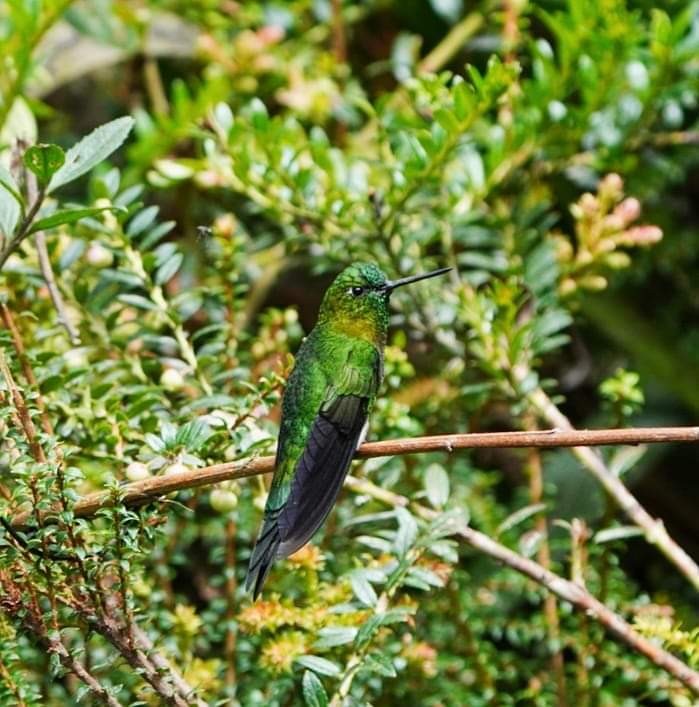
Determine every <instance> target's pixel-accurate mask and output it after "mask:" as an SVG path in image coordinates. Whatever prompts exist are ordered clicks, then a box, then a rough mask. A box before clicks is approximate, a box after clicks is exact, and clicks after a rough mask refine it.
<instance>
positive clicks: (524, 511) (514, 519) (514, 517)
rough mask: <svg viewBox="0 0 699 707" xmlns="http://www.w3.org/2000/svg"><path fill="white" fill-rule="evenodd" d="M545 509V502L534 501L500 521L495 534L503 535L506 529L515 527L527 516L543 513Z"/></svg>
mask: <svg viewBox="0 0 699 707" xmlns="http://www.w3.org/2000/svg"><path fill="white" fill-rule="evenodd" d="M544 510H546V504H545V503H532V504H530V505H529V506H524V508H520V509H519V510H518V511H515V512H514V513H512V514H510V515H509V516H507V518H505V520H503V521H502V523H500V525H499V526H498V527H497V530H496V531H495V535H496V536H498V535H502V534H503V533H504V532H505V531H506V530H510V529H511V528H514V527H515V526H516V525H519V524H520V523H522V522H523V521H525V520H526V519H527V518H529V517H531V516H533V515H536V514H537V513H541V511H544Z"/></svg>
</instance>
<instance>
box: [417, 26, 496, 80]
mask: <svg viewBox="0 0 699 707" xmlns="http://www.w3.org/2000/svg"><path fill="white" fill-rule="evenodd" d="M484 21H485V17H484V16H483V13H481V12H472V13H471V14H470V15H466V17H464V19H463V20H461V21H460V22H458V23H457V24H455V25H454V26H453V27H452V28H451V30H450V31H449V33H448V34H447V35H446V36H445V37H444V39H442V41H441V42H440V43H439V44H438V45H437V46H436V47H435V48H434V49H433V50H432V51H431V52H430V53H429V54H428V55H427V56H426V57H425V58H424V59H422V61H421V62H420V63H419V64H418V66H417V70H418V73H420V74H426V73H433V72H436V71H439V70H440V69H442V68H443V67H444V66H445V65H446V64H448V63H449V62H450V61H451V59H452V58H453V57H454V55H455V54H456V53H457V52H458V51H460V50H461V49H462V48H463V46H464V44H466V42H467V41H468V40H469V39H470V38H471V37H473V35H474V34H475V33H476V32H477V31H478V30H479V29H480V28H481V26H482V25H483V22H484Z"/></svg>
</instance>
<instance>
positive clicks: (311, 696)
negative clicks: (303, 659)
mask: <svg viewBox="0 0 699 707" xmlns="http://www.w3.org/2000/svg"><path fill="white" fill-rule="evenodd" d="M302 689H303V699H304V701H305V702H306V704H307V705H308V707H327V705H328V694H327V692H325V688H324V687H323V683H322V682H321V681H320V679H319V678H318V676H317V675H316V674H315V673H312V672H311V671H310V670H306V672H305V673H304V674H303V681H302Z"/></svg>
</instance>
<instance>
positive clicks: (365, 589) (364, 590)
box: [350, 570, 378, 606]
mask: <svg viewBox="0 0 699 707" xmlns="http://www.w3.org/2000/svg"><path fill="white" fill-rule="evenodd" d="M350 584H351V585H352V591H353V592H354V596H356V597H357V599H359V601H360V602H362V604H364V605H365V606H376V602H377V601H378V597H377V596H376V592H375V591H374V587H372V586H371V584H370V583H369V580H368V579H367V578H366V576H365V575H364V574H363V572H362V571H361V570H359V571H358V572H353V573H352V574H351V575H350Z"/></svg>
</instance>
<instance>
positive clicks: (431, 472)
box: [425, 464, 449, 508]
mask: <svg viewBox="0 0 699 707" xmlns="http://www.w3.org/2000/svg"><path fill="white" fill-rule="evenodd" d="M425 490H426V491H427V499H428V500H429V502H430V504H431V505H432V506H433V507H434V508H441V507H442V506H444V504H445V503H446V502H447V501H448V500H449V476H448V475H447V472H446V471H444V467H442V466H440V465H439V464H430V465H429V466H428V467H427V472H426V473H425Z"/></svg>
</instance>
